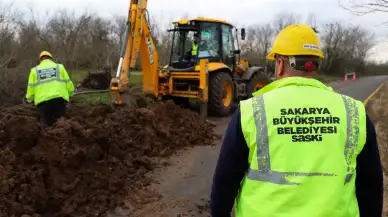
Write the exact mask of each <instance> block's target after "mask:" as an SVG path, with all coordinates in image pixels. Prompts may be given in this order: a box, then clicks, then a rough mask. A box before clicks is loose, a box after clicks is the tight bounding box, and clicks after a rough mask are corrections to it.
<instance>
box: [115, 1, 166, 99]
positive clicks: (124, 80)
mask: <svg viewBox="0 0 388 217" xmlns="http://www.w3.org/2000/svg"><path fill="white" fill-rule="evenodd" d="M147 2H148V0H130V1H129V3H130V7H129V12H128V19H127V24H126V28H125V33H124V37H123V42H122V45H121V50H120V60H119V64H118V67H117V72H116V76H115V77H114V78H112V81H111V88H110V89H111V91H113V93H114V95H115V98H116V99H115V104H122V98H121V94H122V93H123V92H125V91H128V90H129V83H128V81H129V76H130V72H131V70H132V69H133V68H134V67H135V65H136V60H137V56H138V55H140V66H141V73H142V85H143V92H144V93H146V94H152V95H154V96H158V92H159V82H158V66H159V55H158V53H157V50H156V47H155V44H154V40H153V38H152V35H151V29H150V23H149V22H150V19H149V16H148V11H147Z"/></svg>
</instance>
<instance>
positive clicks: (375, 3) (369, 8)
mask: <svg viewBox="0 0 388 217" xmlns="http://www.w3.org/2000/svg"><path fill="white" fill-rule="evenodd" d="M338 4H339V5H340V6H341V7H342V8H344V9H346V10H348V11H350V12H351V13H352V14H355V15H360V16H362V15H365V14H369V13H374V12H388V0H369V1H367V2H365V1H362V2H361V3H357V2H356V0H349V1H348V4H347V5H344V4H343V3H342V1H341V0H338Z"/></svg>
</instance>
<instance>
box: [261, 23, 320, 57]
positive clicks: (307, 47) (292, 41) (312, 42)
mask: <svg viewBox="0 0 388 217" xmlns="http://www.w3.org/2000/svg"><path fill="white" fill-rule="evenodd" d="M276 54H280V55H284V56H295V55H311V56H318V57H320V58H322V59H323V58H324V57H323V52H322V50H321V47H320V42H319V38H318V35H317V34H316V33H315V31H314V30H313V29H312V28H311V27H310V26H309V25H306V24H294V25H289V26H287V27H285V28H284V29H283V30H282V31H280V32H279V34H278V35H277V36H276V38H275V41H274V43H273V45H272V49H271V52H270V53H269V54H268V55H267V59H268V60H274V59H275V55H276Z"/></svg>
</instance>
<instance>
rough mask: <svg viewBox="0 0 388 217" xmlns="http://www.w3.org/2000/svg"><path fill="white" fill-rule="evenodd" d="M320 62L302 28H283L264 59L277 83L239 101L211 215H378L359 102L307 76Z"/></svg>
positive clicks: (377, 190) (369, 126) (379, 180)
mask: <svg viewBox="0 0 388 217" xmlns="http://www.w3.org/2000/svg"><path fill="white" fill-rule="evenodd" d="M323 58H324V56H323V52H322V49H321V48H320V42H319V38H318V35H317V34H316V32H315V31H314V30H313V29H312V28H311V27H310V26H308V25H305V24H294V25H290V26H287V27H286V28H284V29H283V30H282V31H280V33H279V34H278V35H277V36H276V38H275V41H274V43H273V46H272V50H271V52H270V53H269V54H268V56H267V59H268V60H272V61H275V73H276V79H277V80H276V81H274V82H272V83H270V84H269V85H267V86H265V87H264V88H262V89H260V90H259V91H257V92H255V93H254V94H253V95H254V96H253V97H252V98H249V99H247V100H243V101H240V105H239V107H238V108H237V109H236V111H235V113H234V114H233V117H232V119H231V121H230V123H229V125H228V128H227V130H226V132H225V137H224V138H223V142H222V146H221V151H220V154H219V158H218V162H217V166H216V169H215V174H214V178H213V187H212V193H211V204H210V206H211V213H212V217H230V216H231V210H232V208H233V205H234V204H235V205H236V206H235V216H236V217H253V216H254V217H268V216H277V217H302V216H303V217H307V216H308V217H329V216H330V217H355V216H359V217H381V215H382V208H383V193H384V188H383V172H382V165H381V161H380V156H379V149H378V145H377V141H376V131H375V127H374V126H373V122H372V121H371V120H370V119H369V117H368V115H367V114H366V111H365V106H364V105H363V103H362V102H360V101H358V100H356V99H353V98H351V97H349V96H345V95H342V94H339V93H337V92H335V91H334V90H333V88H331V87H329V86H327V85H325V84H324V83H322V82H320V81H319V80H316V79H314V78H313V75H315V74H316V73H318V71H319V66H320V65H321V62H322V59H323Z"/></svg>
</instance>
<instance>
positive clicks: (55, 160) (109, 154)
mask: <svg viewBox="0 0 388 217" xmlns="http://www.w3.org/2000/svg"><path fill="white" fill-rule="evenodd" d="M69 114H70V117H71V118H70V119H61V120H59V121H58V122H57V124H56V126H55V127H54V128H52V129H48V130H47V131H46V132H40V130H39V125H38V121H37V119H36V111H35V110H34V109H30V108H28V107H14V108H8V109H3V110H2V111H0V167H1V168H0V177H1V181H2V183H1V187H0V216H21V215H23V214H27V215H30V216H42V217H45V216H50V217H53V216H74V215H79V214H86V215H87V216H104V213H106V212H107V211H110V210H113V209H115V208H116V207H117V206H121V205H123V204H124V202H125V199H126V197H128V195H131V193H133V192H136V191H138V189H139V188H141V187H142V186H145V185H147V184H148V183H149V180H147V179H146V178H145V176H144V175H145V174H146V173H147V172H148V171H150V170H152V168H154V167H155V165H157V164H158V161H159V159H161V158H163V157H167V156H170V155H171V154H172V153H174V151H175V150H177V149H178V148H183V147H188V146H195V145H209V144H212V143H213V139H215V138H214V135H213V133H212V126H211V125H210V124H209V123H207V122H206V121H202V120H201V119H200V118H199V116H198V114H197V113H194V112H191V111H188V110H184V109H181V108H180V107H178V106H176V105H175V104H173V103H172V102H159V103H155V104H154V105H153V106H152V107H151V108H138V109H129V108H126V107H122V108H117V109H116V110H115V111H113V110H112V109H111V108H110V107H108V106H94V107H89V108H86V109H84V108H77V107H74V106H73V107H72V109H71V111H69ZM135 189H136V190H135ZM140 200H141V199H140Z"/></svg>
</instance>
